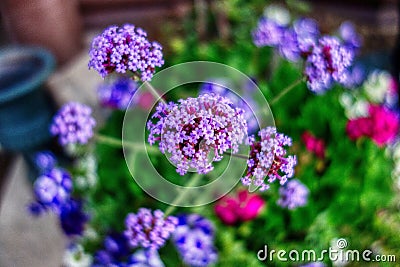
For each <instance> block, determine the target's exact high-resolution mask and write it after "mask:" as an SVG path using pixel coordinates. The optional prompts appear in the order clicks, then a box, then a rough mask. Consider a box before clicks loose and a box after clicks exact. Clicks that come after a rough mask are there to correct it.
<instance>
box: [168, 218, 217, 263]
mask: <svg viewBox="0 0 400 267" xmlns="http://www.w3.org/2000/svg"><path fill="white" fill-rule="evenodd" d="M173 240H174V244H175V246H176V248H177V250H178V252H179V254H180V255H181V257H182V259H183V261H184V262H185V263H186V264H187V265H189V266H193V267H203V266H209V265H211V264H213V263H215V262H216V261H217V258H218V255H217V252H216V249H215V247H214V228H213V225H212V224H211V222H210V221H209V220H207V219H205V218H204V217H201V216H200V215H197V214H190V215H181V216H179V224H178V226H177V228H176V230H175V232H174V234H173Z"/></svg>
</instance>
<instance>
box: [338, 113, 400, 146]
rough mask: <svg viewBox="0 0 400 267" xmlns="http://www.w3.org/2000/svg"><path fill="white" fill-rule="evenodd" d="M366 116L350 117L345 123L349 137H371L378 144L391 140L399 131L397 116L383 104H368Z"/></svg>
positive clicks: (354, 138) (384, 143) (353, 138)
mask: <svg viewBox="0 0 400 267" xmlns="http://www.w3.org/2000/svg"><path fill="white" fill-rule="evenodd" d="M368 113H369V114H368V117H362V118H357V119H352V120H350V121H348V123H347V125H346V132H347V135H348V136H349V138H350V139H352V140H356V139H358V138H361V137H363V136H366V137H369V138H371V139H372V140H373V141H374V142H375V143H376V144H377V145H378V146H383V145H386V144H388V143H390V142H391V141H393V140H394V139H395V137H396V135H397V133H398V131H399V116H398V114H397V113H395V112H394V111H391V110H389V109H387V108H386V107H384V106H378V105H370V106H369V109H368Z"/></svg>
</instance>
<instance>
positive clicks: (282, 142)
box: [242, 127, 297, 191]
mask: <svg viewBox="0 0 400 267" xmlns="http://www.w3.org/2000/svg"><path fill="white" fill-rule="evenodd" d="M259 136H260V139H261V140H260V141H256V140H255V138H254V137H250V138H249V139H250V140H249V143H250V155H249V159H248V161H247V167H248V168H247V172H246V175H245V176H244V177H243V178H242V183H243V184H244V185H245V186H250V185H255V186H257V187H260V191H264V190H267V189H268V188H269V184H270V183H272V182H274V181H275V180H279V182H280V184H281V185H283V184H285V183H286V181H287V179H288V178H291V177H293V174H294V167H295V165H296V164H297V161H296V156H292V155H289V156H288V155H287V152H286V148H285V146H291V145H292V140H291V139H290V138H289V137H287V136H286V135H284V134H281V133H277V131H276V128H275V127H267V128H265V129H262V130H261V131H260V132H259ZM267 178H268V179H267Z"/></svg>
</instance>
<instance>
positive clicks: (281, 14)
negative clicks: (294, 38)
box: [264, 5, 290, 26]
mask: <svg viewBox="0 0 400 267" xmlns="http://www.w3.org/2000/svg"><path fill="white" fill-rule="evenodd" d="M264 16H265V17H267V18H269V19H271V20H273V21H275V22H276V23H278V24H279V25H282V26H286V25H288V24H289V23H290V13H289V11H288V10H287V9H286V8H284V7H282V6H280V5H269V6H267V7H266V8H265V9H264Z"/></svg>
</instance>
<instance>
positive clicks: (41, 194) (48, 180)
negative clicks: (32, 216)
mask: <svg viewBox="0 0 400 267" xmlns="http://www.w3.org/2000/svg"><path fill="white" fill-rule="evenodd" d="M33 188H34V193H35V197H36V200H37V203H36V206H34V207H33V208H37V209H40V208H41V209H43V210H45V209H52V210H54V211H56V212H60V210H61V207H62V206H63V205H64V204H65V203H67V202H68V200H69V199H70V194H71V192H72V179H71V176H70V174H69V173H68V172H66V171H65V170H63V169H60V168H54V169H52V170H50V171H49V172H47V173H44V174H42V175H41V176H40V177H39V178H37V180H36V181H35V183H34V185H33ZM35 210H36V209H34V210H33V211H35ZM37 211H38V213H39V210H37ZM34 213H35V212H34Z"/></svg>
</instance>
